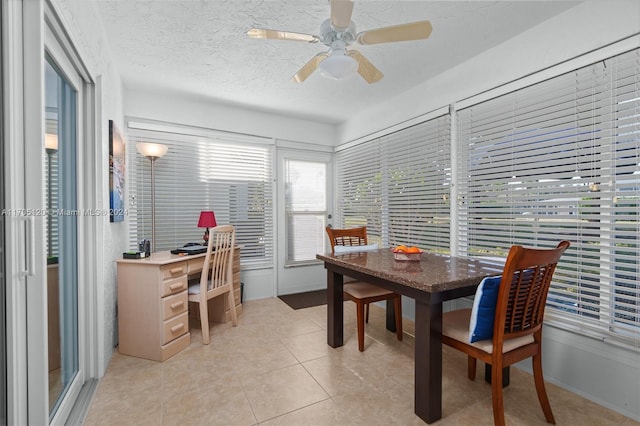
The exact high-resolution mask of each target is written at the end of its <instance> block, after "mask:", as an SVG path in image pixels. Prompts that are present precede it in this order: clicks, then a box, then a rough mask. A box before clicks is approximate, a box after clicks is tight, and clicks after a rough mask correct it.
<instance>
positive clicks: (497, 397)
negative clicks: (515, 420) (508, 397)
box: [491, 363, 505, 426]
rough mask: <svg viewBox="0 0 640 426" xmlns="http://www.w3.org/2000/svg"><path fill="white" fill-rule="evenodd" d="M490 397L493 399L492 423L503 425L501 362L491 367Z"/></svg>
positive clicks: (497, 425)
mask: <svg viewBox="0 0 640 426" xmlns="http://www.w3.org/2000/svg"><path fill="white" fill-rule="evenodd" d="M491 399H492V400H493V423H494V424H495V425H496V426H505V423H504V400H503V398H502V363H500V365H493V366H492V368H491Z"/></svg>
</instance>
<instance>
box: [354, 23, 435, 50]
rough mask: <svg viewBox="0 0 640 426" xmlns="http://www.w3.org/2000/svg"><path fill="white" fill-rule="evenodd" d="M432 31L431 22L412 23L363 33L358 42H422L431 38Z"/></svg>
mask: <svg viewBox="0 0 640 426" xmlns="http://www.w3.org/2000/svg"><path fill="white" fill-rule="evenodd" d="M431 30H432V27H431V22H429V21H418V22H411V23H409V24H401V25H394V26H392V27H385V28H378V29H375V30H369V31H363V32H361V33H359V34H358V35H357V36H356V41H357V42H358V43H360V44H377V43H390V42H395V41H408V40H420V39H425V38H427V37H429V35H430V34H431Z"/></svg>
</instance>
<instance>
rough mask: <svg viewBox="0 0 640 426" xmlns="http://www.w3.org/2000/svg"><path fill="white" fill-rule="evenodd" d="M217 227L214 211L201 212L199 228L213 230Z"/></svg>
mask: <svg viewBox="0 0 640 426" xmlns="http://www.w3.org/2000/svg"><path fill="white" fill-rule="evenodd" d="M214 226H216V216H215V215H214V214H213V212H212V211H208V212H207V211H203V212H200V219H199V220H198V228H213V227H214Z"/></svg>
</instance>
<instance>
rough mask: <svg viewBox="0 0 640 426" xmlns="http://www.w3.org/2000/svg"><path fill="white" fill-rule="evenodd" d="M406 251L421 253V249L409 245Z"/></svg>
mask: <svg viewBox="0 0 640 426" xmlns="http://www.w3.org/2000/svg"><path fill="white" fill-rule="evenodd" d="M406 251H407V253H420V249H419V248H418V247H414V246H411V247H409V248H408V249H407V250H406Z"/></svg>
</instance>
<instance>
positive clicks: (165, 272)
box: [160, 262, 187, 280]
mask: <svg viewBox="0 0 640 426" xmlns="http://www.w3.org/2000/svg"><path fill="white" fill-rule="evenodd" d="M160 273H161V274H162V279H163V280H170V279H172V278H177V277H179V276H180V275H186V274H187V262H181V263H178V264H170V265H166V266H163V267H161V268H160Z"/></svg>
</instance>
